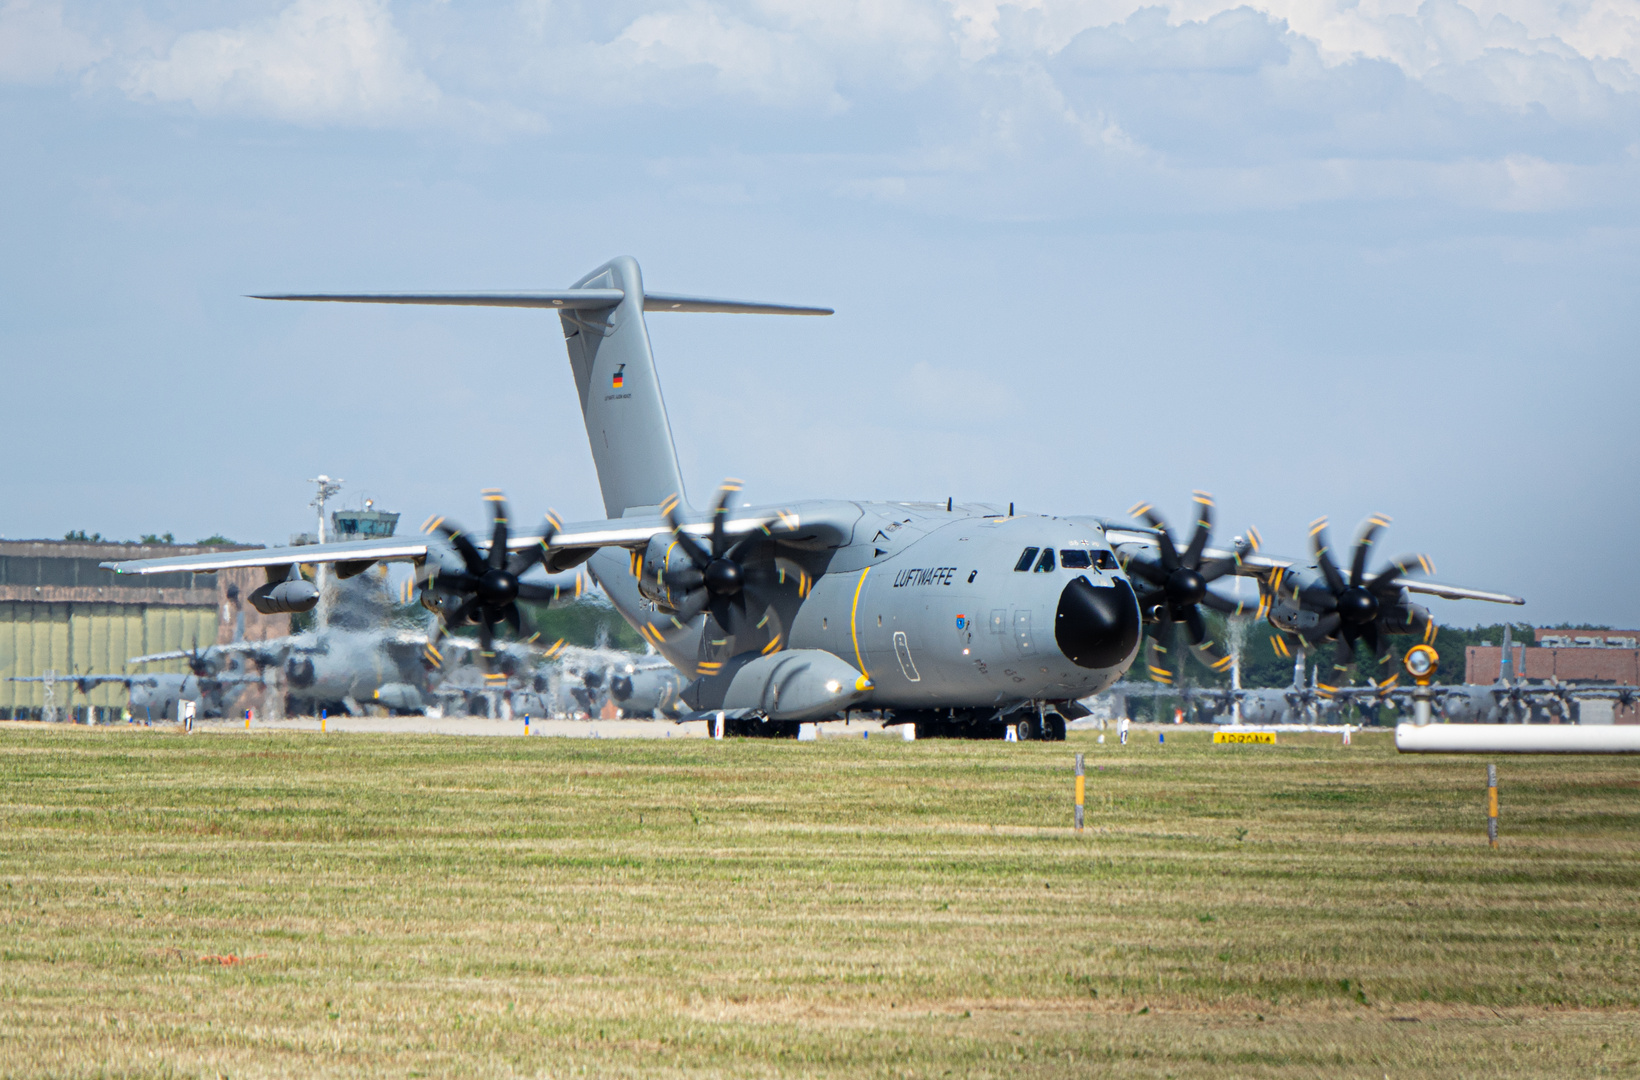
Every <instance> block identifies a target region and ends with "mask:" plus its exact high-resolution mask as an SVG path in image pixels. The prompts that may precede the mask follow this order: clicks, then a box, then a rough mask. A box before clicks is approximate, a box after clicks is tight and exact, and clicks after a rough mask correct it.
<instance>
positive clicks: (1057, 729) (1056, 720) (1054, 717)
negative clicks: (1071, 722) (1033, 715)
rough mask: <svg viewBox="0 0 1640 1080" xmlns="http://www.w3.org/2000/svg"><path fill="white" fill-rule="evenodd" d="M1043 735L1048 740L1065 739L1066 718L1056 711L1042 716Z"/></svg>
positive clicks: (1062, 740)
mask: <svg viewBox="0 0 1640 1080" xmlns="http://www.w3.org/2000/svg"><path fill="white" fill-rule="evenodd" d="M1042 737H1043V738H1044V739H1046V740H1047V741H1048V742H1064V741H1065V718H1064V717H1063V716H1060V715H1059V714H1058V713H1056V712H1051V713H1044V714H1043V716H1042Z"/></svg>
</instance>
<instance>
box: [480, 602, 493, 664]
mask: <svg viewBox="0 0 1640 1080" xmlns="http://www.w3.org/2000/svg"><path fill="white" fill-rule="evenodd" d="M478 653H479V656H480V657H481V658H482V659H483V660H484V670H485V671H489V670H490V662H491V661H492V660H494V659H495V623H494V622H493V621H492V620H491V619H490V613H489V612H488V611H486V612H484V613H483V615H482V617H480V619H479V622H478Z"/></svg>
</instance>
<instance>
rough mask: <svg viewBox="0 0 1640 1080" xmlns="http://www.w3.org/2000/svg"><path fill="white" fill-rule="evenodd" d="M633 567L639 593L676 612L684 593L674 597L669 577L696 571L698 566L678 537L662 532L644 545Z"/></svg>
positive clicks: (633, 561) (635, 558)
mask: <svg viewBox="0 0 1640 1080" xmlns="http://www.w3.org/2000/svg"><path fill="white" fill-rule="evenodd" d="M632 565H633V572H634V573H635V574H637V577H638V592H640V593H641V594H643V598H644V599H645V600H653V601H654V602H655V603H657V604H660V605H661V606H662V607H668V608H674V609H675V608H677V606H678V603H679V602H680V601H681V600H682V599H683V590H681V589H680V590H679V591H678V593H677V594H676V596H674V594H673V592H672V590H671V589H670V588H668V587H667V584H666V575H667V574H670V573H675V572H677V571H679V570H689V569H693V568H694V565H695V564H694V563H692V562H690V561H689V553H688V552H686V551H684V550H683V545H681V544H679V543H678V541H677V538H676V537H674V536H673V535H672V534H671V533H662V534H661V535H659V536H652V537H650V538H649V543H648V544H646V545H644V549H643V556H642V557H641V558H640V557H638V556H637V555H636V554H634V557H633V560H632Z"/></svg>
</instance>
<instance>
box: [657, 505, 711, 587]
mask: <svg viewBox="0 0 1640 1080" xmlns="http://www.w3.org/2000/svg"><path fill="white" fill-rule="evenodd" d="M668 501H669V502H671V503H672V505H671V506H670V507H669V508H668V509H667V511H666V520H667V521H668V522H669V523H670V524H671V526H672V538H673V539H674V540H676V541H677V542H678V546H679V547H681V548H682V549H683V553H684V554H685V555H687V556H688V557H689V561H690V562H692V563H694V564H695V569H696V570H704V569H706V566H707V564H708V563H710V562H711V561H712V556H711V553H710V552H708V551H707V550H706V549H705V548H703V547H701V546H700V541H698V540H696V539H695V538H694V537H693V536H690V535H689V534H688V533H686V532H684V531H683V522H682V521H680V520H679V519H678V503H677V502H676V501H674V500H668Z"/></svg>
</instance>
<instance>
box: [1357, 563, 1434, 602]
mask: <svg viewBox="0 0 1640 1080" xmlns="http://www.w3.org/2000/svg"><path fill="white" fill-rule="evenodd" d="M1434 572H1435V564H1434V563H1433V562H1431V561H1430V560H1429V556H1427V555H1402V556H1401V557H1400V558H1398V559H1395V560H1393V561H1392V562H1391V563H1390V564H1389V565H1388V566H1386V567H1384V568H1383V569H1382V570H1380V571H1378V574H1377V576H1375V577H1374V578H1373V579H1372V583H1371V584H1370V585H1368V586H1367V588H1369V589H1371V590H1372V591H1373V592H1375V593H1379V594H1383V593H1386V592H1395V591H1398V590H1399V589H1400V586H1398V585H1396V584H1395V579H1396V578H1402V577H1408V576H1410V575H1413V574H1433V573H1434Z"/></svg>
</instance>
